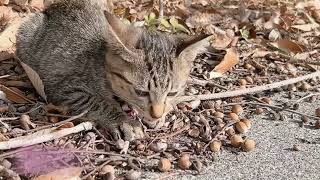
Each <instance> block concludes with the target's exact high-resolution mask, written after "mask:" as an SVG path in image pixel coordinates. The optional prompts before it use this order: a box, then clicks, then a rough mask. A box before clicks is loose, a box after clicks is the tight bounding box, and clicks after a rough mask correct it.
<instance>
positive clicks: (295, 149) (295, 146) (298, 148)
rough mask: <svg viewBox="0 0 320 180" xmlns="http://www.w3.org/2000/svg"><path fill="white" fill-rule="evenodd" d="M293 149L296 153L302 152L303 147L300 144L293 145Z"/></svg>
mask: <svg viewBox="0 0 320 180" xmlns="http://www.w3.org/2000/svg"><path fill="white" fill-rule="evenodd" d="M292 149H293V150H294V151H301V147H300V146H299V145H298V144H295V145H293V147H292Z"/></svg>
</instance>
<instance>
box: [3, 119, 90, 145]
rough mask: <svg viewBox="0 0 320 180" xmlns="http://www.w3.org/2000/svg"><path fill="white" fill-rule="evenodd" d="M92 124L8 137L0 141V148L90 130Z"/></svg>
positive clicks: (38, 141)
mask: <svg viewBox="0 0 320 180" xmlns="http://www.w3.org/2000/svg"><path fill="white" fill-rule="evenodd" d="M92 126H93V125H92V123H91V122H84V123H81V124H79V125H77V126H75V127H72V128H66V129H61V130H58V131H51V132H49V133H48V134H40V133H39V132H37V133H35V134H30V135H27V136H21V137H17V138H13V139H10V140H9V141H4V142H0V150H7V149H13V148H18V147H26V146H31V145H34V144H39V143H43V142H47V141H51V140H54V139H58V138H61V137H64V136H67V135H70V134H74V133H78V132H81V131H88V130H91V129H92ZM53 130H54V129H53Z"/></svg>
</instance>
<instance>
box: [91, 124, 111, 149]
mask: <svg viewBox="0 0 320 180" xmlns="http://www.w3.org/2000/svg"><path fill="white" fill-rule="evenodd" d="M93 130H94V131H95V132H96V133H97V134H98V135H99V136H100V137H101V138H102V139H103V140H104V141H105V142H106V143H108V144H110V145H115V143H114V142H112V141H110V140H108V139H107V138H106V137H105V136H104V135H103V134H102V133H101V132H100V131H99V130H98V129H97V128H95V127H93Z"/></svg>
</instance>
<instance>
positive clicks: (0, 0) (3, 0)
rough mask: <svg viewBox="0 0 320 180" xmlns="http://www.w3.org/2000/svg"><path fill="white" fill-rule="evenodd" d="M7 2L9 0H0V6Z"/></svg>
mask: <svg viewBox="0 0 320 180" xmlns="http://www.w3.org/2000/svg"><path fill="white" fill-rule="evenodd" d="M7 4H9V0H0V6H2V5H7Z"/></svg>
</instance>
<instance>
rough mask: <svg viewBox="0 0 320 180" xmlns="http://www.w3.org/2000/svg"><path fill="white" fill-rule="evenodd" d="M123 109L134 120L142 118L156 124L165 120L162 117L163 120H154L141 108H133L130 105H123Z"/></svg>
mask: <svg viewBox="0 0 320 180" xmlns="http://www.w3.org/2000/svg"><path fill="white" fill-rule="evenodd" d="M122 109H123V111H124V112H126V113H127V115H128V116H129V117H130V118H132V119H136V118H137V117H142V118H143V119H144V121H147V122H151V123H155V122H158V121H160V120H161V119H162V118H163V117H161V118H153V117H151V116H150V115H148V114H147V113H146V112H144V111H143V110H141V109H140V108H137V107H133V106H130V105H128V104H125V105H123V106H122Z"/></svg>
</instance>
